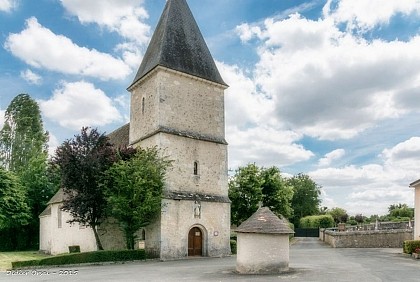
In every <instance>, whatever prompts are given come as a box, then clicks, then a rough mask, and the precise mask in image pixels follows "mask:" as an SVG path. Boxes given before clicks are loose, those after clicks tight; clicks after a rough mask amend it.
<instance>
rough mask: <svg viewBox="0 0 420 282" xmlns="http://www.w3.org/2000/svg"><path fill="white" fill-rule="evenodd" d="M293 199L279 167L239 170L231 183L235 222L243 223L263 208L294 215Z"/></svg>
mask: <svg viewBox="0 0 420 282" xmlns="http://www.w3.org/2000/svg"><path fill="white" fill-rule="evenodd" d="M292 197H293V189H292V187H291V186H290V185H288V184H287V181H286V180H285V179H283V178H282V176H281V174H280V170H279V169H278V168H276V167H270V168H260V167H258V166H257V165H255V164H248V165H247V166H245V167H239V168H238V169H237V170H236V172H235V175H234V176H233V177H232V178H231V179H230V181H229V198H230V200H231V201H232V204H231V217H232V223H234V224H236V225H239V224H241V223H242V222H243V221H244V220H246V219H248V218H249V217H250V216H251V215H252V214H253V213H254V212H255V211H256V210H257V209H258V207H259V206H260V205H263V206H266V207H269V208H270V209H271V210H272V211H273V212H274V213H276V214H277V215H279V216H280V215H282V216H284V217H286V218H289V217H290V216H291V215H292V213H293V210H292V208H291V199H292Z"/></svg>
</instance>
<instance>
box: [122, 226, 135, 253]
mask: <svg viewBox="0 0 420 282" xmlns="http://www.w3.org/2000/svg"><path fill="white" fill-rule="evenodd" d="M124 233H125V240H126V246H127V249H128V250H134V234H133V232H131V231H127V230H125V232H124Z"/></svg>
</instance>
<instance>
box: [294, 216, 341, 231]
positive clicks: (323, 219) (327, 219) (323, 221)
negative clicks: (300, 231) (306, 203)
mask: <svg viewBox="0 0 420 282" xmlns="http://www.w3.org/2000/svg"><path fill="white" fill-rule="evenodd" d="M333 226H334V219H333V217H332V216H331V215H329V214H326V215H310V216H305V217H303V218H301V219H300V222H299V227H300V228H319V227H321V228H329V227H333Z"/></svg>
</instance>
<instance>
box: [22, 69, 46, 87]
mask: <svg viewBox="0 0 420 282" xmlns="http://www.w3.org/2000/svg"><path fill="white" fill-rule="evenodd" d="M20 77H22V78H23V79H24V80H26V81H27V82H29V83H30V84H35V85H40V84H41V83H42V77H41V76H40V75H38V74H36V73H34V72H33V71H31V70H30V69H27V70H25V71H21V72H20Z"/></svg>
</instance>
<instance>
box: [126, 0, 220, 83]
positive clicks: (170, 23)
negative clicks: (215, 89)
mask: <svg viewBox="0 0 420 282" xmlns="http://www.w3.org/2000/svg"><path fill="white" fill-rule="evenodd" d="M157 66H163V67H167V68H169V69H173V70H176V71H180V72H183V73H186V74H190V75H193V76H197V77H199V78H203V79H206V80H209V81H212V82H215V83H218V84H222V85H225V86H226V83H225V82H224V81H223V79H222V77H221V76H220V73H219V71H218V69H217V67H216V64H215V63H214V60H213V58H212V56H211V54H210V51H209V49H208V47H207V45H206V42H205V41H204V38H203V36H202V34H201V32H200V29H199V27H198V25H197V23H196V21H195V19H194V16H193V15H192V13H191V10H190V8H189V7H188V4H187V2H186V0H168V1H167V2H166V6H165V9H164V11H163V13H162V16H161V17H160V20H159V23H158V25H157V27H156V30H155V32H154V34H153V36H152V39H151V41H150V44H149V47H148V48H147V51H146V54H145V55H144V58H143V61H142V63H141V65H140V68H139V70H138V72H137V75H136V77H135V78H134V81H133V83H132V84H131V86H130V87H129V89H130V88H131V87H132V86H133V85H134V84H135V83H136V82H137V81H138V80H140V79H141V78H143V77H144V76H145V75H147V74H148V73H149V72H150V71H152V70H153V69H154V68H156V67H157Z"/></svg>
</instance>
